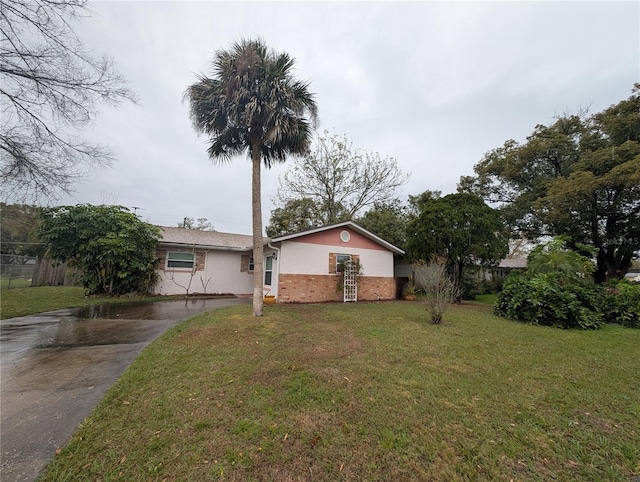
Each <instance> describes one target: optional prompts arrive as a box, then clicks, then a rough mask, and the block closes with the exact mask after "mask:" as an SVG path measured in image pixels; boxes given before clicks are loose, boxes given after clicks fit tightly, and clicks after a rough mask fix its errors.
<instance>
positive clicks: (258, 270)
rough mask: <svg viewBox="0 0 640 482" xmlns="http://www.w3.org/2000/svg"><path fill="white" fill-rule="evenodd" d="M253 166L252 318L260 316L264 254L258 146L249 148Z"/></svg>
mask: <svg viewBox="0 0 640 482" xmlns="http://www.w3.org/2000/svg"><path fill="white" fill-rule="evenodd" d="M251 147H252V148H251V162H252V164H253V171H252V183H251V200H252V202H251V213H252V217H253V316H262V306H263V293H262V287H263V278H262V272H263V268H262V258H263V254H264V247H263V244H262V243H263V240H262V199H261V186H260V145H259V144H258V143H255V142H254V144H253V145H252V146H251Z"/></svg>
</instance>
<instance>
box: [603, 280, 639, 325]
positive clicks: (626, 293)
mask: <svg viewBox="0 0 640 482" xmlns="http://www.w3.org/2000/svg"><path fill="white" fill-rule="evenodd" d="M602 308H603V311H604V319H605V321H606V322H607V323H620V324H622V325H624V326H627V327H629V328H640V284H634V283H631V282H629V281H620V282H618V283H617V284H615V285H613V286H610V287H608V288H606V290H605V292H604V296H603V303H602Z"/></svg>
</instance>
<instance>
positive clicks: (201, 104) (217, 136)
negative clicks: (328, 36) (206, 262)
mask: <svg viewBox="0 0 640 482" xmlns="http://www.w3.org/2000/svg"><path fill="white" fill-rule="evenodd" d="M293 65H294V60H293V59H292V58H291V57H290V56H289V55H288V54H286V53H278V52H275V51H273V50H272V49H269V48H267V46H266V45H265V44H264V42H263V41H262V40H260V39H256V40H245V39H242V40H241V41H240V42H236V43H235V44H234V45H233V46H232V47H231V49H229V50H217V51H216V52H215V55H214V58H213V61H212V63H211V67H212V73H213V77H212V78H209V77H206V76H204V75H200V76H198V81H197V82H196V83H194V84H193V85H191V86H189V87H188V88H187V90H186V92H185V94H184V97H185V99H188V100H189V104H190V116H191V121H192V122H193V126H194V128H195V130H196V131H197V132H199V133H204V134H206V135H208V136H209V138H210V144H209V148H208V153H209V157H210V158H211V160H213V161H214V162H220V163H224V162H230V161H231V158H232V156H234V155H238V154H241V153H243V152H245V151H247V153H248V156H249V157H250V159H251V162H252V165H253V170H252V216H253V259H254V273H253V315H254V316H262V305H263V293H262V287H263V278H262V276H263V266H262V258H263V237H262V203H261V197H260V194H261V193H260V166H261V164H262V163H264V165H265V167H267V168H270V167H271V166H272V165H273V164H274V163H278V162H284V161H285V160H286V156H287V154H295V155H302V154H305V153H306V152H308V150H309V145H310V143H311V136H312V128H313V127H315V123H316V119H317V106H316V103H315V100H314V95H313V94H312V93H311V92H310V91H309V83H308V82H301V81H299V80H296V79H295V78H294V77H293V74H292V69H293Z"/></svg>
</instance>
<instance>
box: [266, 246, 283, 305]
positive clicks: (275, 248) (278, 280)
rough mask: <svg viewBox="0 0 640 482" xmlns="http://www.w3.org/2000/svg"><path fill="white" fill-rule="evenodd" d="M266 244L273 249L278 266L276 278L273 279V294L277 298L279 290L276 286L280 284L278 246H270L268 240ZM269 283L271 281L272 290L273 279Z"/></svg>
mask: <svg viewBox="0 0 640 482" xmlns="http://www.w3.org/2000/svg"><path fill="white" fill-rule="evenodd" d="M267 246H268V247H269V248H271V249H273V250H274V251H275V252H276V265H277V266H278V271H277V279H276V280H275V281H276V284H275V286H276V289H275V293H273V294H274V295H275V296H276V299H277V297H278V291H279V290H278V287H279V285H280V248H278V247H276V246H272V245H271V242H268V243H267ZM271 283H272V284H271V286H272V288H271V289H272V290H273V280H271Z"/></svg>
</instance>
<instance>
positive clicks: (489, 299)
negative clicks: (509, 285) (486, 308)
mask: <svg viewBox="0 0 640 482" xmlns="http://www.w3.org/2000/svg"><path fill="white" fill-rule="evenodd" d="M497 299H498V295H496V294H486V295H476V301H477V302H478V303H484V304H487V305H491V306H493V305H495V304H496V300H497Z"/></svg>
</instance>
